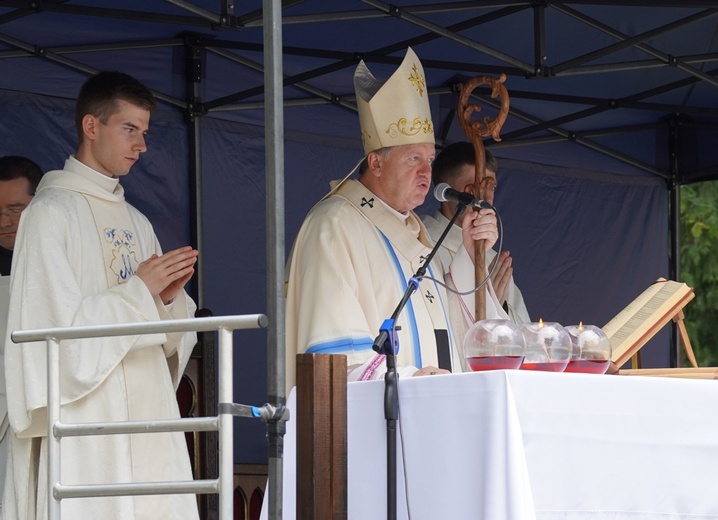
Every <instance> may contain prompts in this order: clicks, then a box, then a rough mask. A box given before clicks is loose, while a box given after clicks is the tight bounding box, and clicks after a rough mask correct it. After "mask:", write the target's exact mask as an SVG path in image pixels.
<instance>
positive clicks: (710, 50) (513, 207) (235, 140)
mask: <svg viewBox="0 0 718 520" xmlns="http://www.w3.org/2000/svg"><path fill="white" fill-rule="evenodd" d="M282 5H283V25H282V27H281V40H280V41H282V42H283V57H282V61H283V74H284V84H285V86H284V90H283V97H284V114H283V123H284V154H285V155H284V156H285V165H284V171H283V175H284V186H285V201H286V204H285V208H284V215H276V217H277V218H278V219H281V218H282V217H284V221H283V222H284V224H285V226H286V237H287V247H286V250H287V251H288V250H289V246H290V245H291V241H292V240H293V238H294V236H295V234H296V232H297V230H298V228H299V225H300V224H301V221H302V219H303V217H304V215H305V214H306V212H307V211H308V210H309V209H310V208H311V207H312V205H313V204H314V203H315V202H316V201H317V200H318V199H319V198H320V197H321V196H322V195H323V194H324V193H325V192H326V191H327V186H328V181H329V180H331V179H334V178H338V177H342V176H344V174H346V173H347V172H348V171H349V170H350V169H351V168H352V167H353V166H354V165H355V164H356V163H357V162H358V160H359V159H361V156H362V151H361V146H360V139H359V128H358V118H357V116H356V113H355V103H354V96H353V86H352V85H353V83H352V75H353V71H354V69H355V67H356V65H357V63H358V61H359V60H360V59H364V60H365V61H366V62H367V64H368V65H369V67H370V69H371V70H372V71H373V72H374V74H375V75H376V76H377V77H381V78H387V77H388V76H389V75H390V74H391V73H392V72H393V70H394V69H395V68H396V66H397V65H398V64H399V63H400V61H401V59H402V58H403V55H404V52H405V50H406V48H407V46H412V47H413V48H414V50H415V51H416V52H417V54H418V55H419V57H420V58H421V59H422V63H423V65H424V68H425V72H426V77H427V83H428V87H429V92H430V95H431V102H432V110H433V114H434V123H435V126H436V135H437V141H438V145H439V147H441V146H442V145H444V144H445V143H451V142H455V141H457V140H465V139H466V137H465V136H464V135H463V134H462V132H461V129H460V127H459V124H458V122H457V121H456V117H455V111H456V102H457V85H458V84H459V83H461V82H462V81H463V80H465V79H466V78H470V77H473V76H476V75H485V74H489V75H498V74H500V73H504V74H506V76H507V79H506V82H505V85H506V87H507V89H508V91H509V95H510V97H511V112H510V115H509V118H508V120H507V122H506V124H505V126H504V129H503V131H502V141H501V142H500V143H494V142H487V143H486V146H487V147H490V149H491V150H492V151H493V152H494V153H495V155H496V156H497V157H498V159H499V163H500V170H499V190H498V192H497V198H496V205H497V207H498V209H499V211H500V214H501V216H502V219H503V223H504V230H505V240H504V246H505V248H507V249H509V250H510V251H511V252H512V256H513V257H514V268H515V278H516V281H517V283H518V285H519V287H520V288H521V289H522V290H523V293H524V296H525V299H526V302H527V305H528V308H529V311H530V313H531V315H532V317H533V318H534V319H538V318H543V319H544V320H550V321H559V322H561V323H563V324H565V325H569V324H574V323H577V322H579V321H583V322H584V323H593V324H597V325H599V326H601V325H604V324H605V323H606V322H607V321H608V320H609V319H610V318H611V317H612V316H613V315H615V314H616V313H617V312H618V311H620V310H621V309H622V308H623V307H624V306H625V305H626V304H627V303H628V302H630V301H631V300H632V299H633V298H634V297H635V296H636V295H637V294H639V293H640V292H641V291H642V290H643V289H645V287H647V286H648V285H649V284H650V283H652V282H653V281H655V279H656V278H658V277H659V276H664V277H675V276H676V272H675V262H676V260H677V255H676V249H675V241H676V238H677V237H676V234H675V232H669V231H674V230H675V228H676V224H675V223H676V218H677V205H676V204H677V189H678V187H679V186H680V185H681V184H686V183H691V182H697V181H702V180H710V179H715V178H716V176H718V146H716V143H717V142H718V141H717V138H718V77H717V76H716V73H717V72H718V68H716V67H715V65H714V64H715V62H716V61H718V42H717V41H716V39H717V36H718V23H717V21H718V17H717V16H716V15H718V9H716V8H714V7H715V2H714V1H707V0H705V1H672V2H671V1H647V2H613V1H566V2H555V1H552V0H543V1H523V2H522V1H500V0H499V1H493V2H484V1H460V2H427V1H423V0H415V1H412V2H404V1H399V2H394V3H393V4H388V3H385V2H381V1H378V0H365V1H358V0H343V1H342V2H336V1H330V0H311V1H309V0H307V1H301V0H296V1H291V0H288V1H285V2H283V3H282ZM262 6H263V4H262V2H259V1H258V0H252V1H246V2H241V3H240V2H238V3H237V4H236V5H234V4H233V2H231V1H230V0H201V1H200V0H194V1H193V2H189V1H185V0H168V1H164V2H163V1H159V0H143V1H140V0H125V1H123V2H121V3H117V2H109V1H105V0H97V1H93V2H81V1H76V0H34V1H23V0H5V1H3V2H1V3H0V114H2V115H1V116H0V131H1V135H2V136H3V138H2V139H1V140H0V154H1V155H5V154H14V155H18V154H19V155H26V156H28V157H30V158H32V159H34V160H35V161H36V162H38V163H39V164H40V165H41V166H42V167H43V169H46V170H49V169H55V168H58V167H60V166H61V165H62V164H63V161H64V159H65V158H66V156H67V155H69V154H71V153H73V152H74V150H75V146H76V137H75V131H74V123H73V104H74V103H73V100H74V98H75V96H76V94H77V92H78V90H79V87H80V85H81V84H82V83H83V82H84V80H85V79H86V78H87V76H88V75H89V74H91V73H93V72H95V71H97V70H101V69H117V70H122V71H125V72H128V73H130V74H132V75H134V76H136V77H137V78H139V79H140V80H141V81H143V82H144V83H146V84H147V85H148V86H150V87H151V88H152V89H153V90H154V91H155V93H156V94H157V96H158V97H159V98H160V99H161V100H162V103H161V106H160V109H159V110H158V111H156V113H155V114H154V115H153V116H152V124H151V133H150V139H149V147H150V149H149V151H148V152H147V153H146V154H145V156H143V158H142V160H141V161H140V163H139V164H138V165H137V166H136V167H135V169H134V171H133V172H132V174H131V175H130V176H129V177H128V178H127V179H126V182H125V180H123V184H125V186H126V188H127V192H128V198H129V200H130V201H131V202H133V203H134V204H135V205H136V206H138V207H139V208H140V209H141V210H142V211H143V212H145V213H146V214H147V215H148V217H149V218H150V220H151V221H152V222H153V224H154V226H155V228H156V230H157V232H158V235H159V236H160V239H161V241H162V244H163V246H164V248H165V249H169V248H172V247H176V246H178V245H180V244H185V243H189V242H194V243H195V244H198V243H199V244H200V246H201V253H202V260H201V266H200V269H201V272H200V277H199V280H200V281H199V283H198V284H196V286H195V292H196V293H198V294H199V295H200V298H201V303H202V304H203V305H204V306H206V307H208V308H210V309H212V310H213V311H214V313H215V314H242V313H256V312H265V311H266V309H267V275H266V273H267V269H266V262H267V260H266V258H267V254H266V251H267V247H266V238H265V234H266V230H267V229H268V224H269V222H268V218H267V217H265V195H266V187H265V169H266V161H265V152H266V150H265V124H266V123H265V104H264V102H265V97H264V83H265V73H264V67H265V65H264V64H265V55H264V52H263V50H264V47H263V46H264V41H265V40H264V30H263V25H262V23H263V22H262ZM118 7H119V8H118ZM488 94H489V92H488V90H477V91H476V92H475V101H476V103H478V104H479V105H481V106H482V107H483V108H482V112H481V115H482V116H484V115H487V116H489V117H493V116H494V115H495V113H496V109H495V107H496V102H495V100H492V99H490V97H489V95H488ZM435 205H436V203H435V202H433V201H427V203H426V204H425V206H424V207H423V208H422V209H423V210H426V211H429V210H431V209H433V208H434V207H435ZM270 227H271V226H270ZM671 241H673V242H671ZM671 243H673V244H674V245H673V250H671ZM274 246H276V247H277V248H281V249H282V250H284V248H285V245H284V243H277V244H271V245H270V250H271V248H272V247H274ZM689 309H690V307H689V308H688V312H690V310H689ZM236 343H237V354H236V355H235V360H236V366H235V373H236V388H237V393H236V395H237V399H238V400H240V401H242V402H253V403H260V402H264V400H266V383H267V381H266V377H265V373H266V350H265V344H266V338H265V335H264V333H261V332H256V333H242V334H239V333H238V334H237V337H236ZM644 352H645V354H644V361H645V364H646V365H647V366H668V365H669V364H670V363H671V362H672V359H671V358H672V357H675V352H674V353H673V354H672V353H671V350H670V342H669V335H668V334H666V333H664V334H662V335H660V337H659V338H658V339H657V340H656V341H654V342H652V343H651V344H649V345H648V346H647V347H646V348H645V349H644ZM242 428H246V430H245V431H241V432H240V437H241V440H240V441H239V442H237V443H236V446H237V452H236V458H237V460H238V461H245V462H256V461H261V460H263V459H264V457H265V455H264V454H265V441H264V439H263V435H264V430H263V427H261V426H259V425H248V426H242Z"/></svg>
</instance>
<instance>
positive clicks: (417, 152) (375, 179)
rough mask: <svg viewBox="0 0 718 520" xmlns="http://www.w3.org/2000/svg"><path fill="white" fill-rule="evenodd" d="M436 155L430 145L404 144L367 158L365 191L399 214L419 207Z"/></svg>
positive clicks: (428, 184) (429, 179) (429, 181)
mask: <svg viewBox="0 0 718 520" xmlns="http://www.w3.org/2000/svg"><path fill="white" fill-rule="evenodd" d="M435 154H436V152H435V150H434V145H433V144H430V143H421V144H406V145H401V146H396V147H394V148H391V149H390V150H388V151H387V152H386V153H384V154H382V155H378V154H374V155H373V156H371V157H370V158H369V163H370V169H369V171H368V172H367V173H366V174H365V175H369V176H370V177H369V178H367V181H369V182H367V183H365V184H366V185H367V187H368V188H369V189H370V190H371V191H372V192H373V193H374V194H375V195H377V196H378V197H379V198H380V199H382V200H383V201H384V202H386V203H387V204H388V205H389V206H391V207H392V208H394V209H395V210H396V211H398V212H400V213H406V212H407V211H411V210H413V209H414V208H416V207H417V206H420V205H421V204H422V203H423V202H424V199H425V198H426V194H427V193H428V192H429V187H430V185H431V163H432V162H433V161H434V156H435Z"/></svg>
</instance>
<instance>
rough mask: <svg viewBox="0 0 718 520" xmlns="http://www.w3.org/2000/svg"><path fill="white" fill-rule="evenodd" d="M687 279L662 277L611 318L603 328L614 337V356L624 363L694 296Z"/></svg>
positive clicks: (609, 335)
mask: <svg viewBox="0 0 718 520" xmlns="http://www.w3.org/2000/svg"><path fill="white" fill-rule="evenodd" d="M692 291H693V290H692V289H691V288H690V287H688V286H687V285H686V284H684V283H679V282H674V281H672V280H663V279H661V280H659V281H657V282H656V283H654V284H653V285H651V286H650V287H649V288H648V289H646V290H645V291H644V292H643V293H641V294H640V295H639V296H638V297H637V298H636V299H635V300H633V301H632V302H631V303H630V304H628V305H627V306H626V308H625V309H623V310H622V311H621V312H620V313H618V314H617V315H616V317H615V318H613V319H612V320H611V321H609V322H608V323H607V324H606V325H605V326H604V327H603V331H604V332H605V333H606V335H607V336H608V339H609V340H610V341H611V346H612V348H613V354H612V356H611V358H612V360H613V361H614V362H615V363H616V364H617V365H619V366H620V365H621V364H623V363H624V362H625V361H626V360H628V358H630V357H631V356H632V355H633V354H635V353H636V352H637V351H638V349H640V348H641V347H642V346H643V345H644V344H645V343H646V342H647V341H648V340H649V339H651V337H653V335H654V334H655V333H656V332H657V331H658V330H659V329H660V328H661V327H662V326H663V325H665V324H666V323H667V322H668V321H670V320H671V319H672V318H673V316H675V315H676V313H677V312H678V311H679V310H680V309H682V308H683V307H684V306H685V304H686V303H688V301H690V300H691V299H692V298H693V292H692Z"/></svg>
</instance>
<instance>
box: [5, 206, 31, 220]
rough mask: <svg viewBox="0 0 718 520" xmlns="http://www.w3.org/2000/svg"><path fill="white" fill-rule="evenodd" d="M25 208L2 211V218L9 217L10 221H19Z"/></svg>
mask: <svg viewBox="0 0 718 520" xmlns="http://www.w3.org/2000/svg"><path fill="white" fill-rule="evenodd" d="M24 209H25V208H10V209H9V210H7V211H0V217H3V216H5V217H7V218H9V219H13V220H14V219H18V218H20V215H21V214H22V211H23V210H24Z"/></svg>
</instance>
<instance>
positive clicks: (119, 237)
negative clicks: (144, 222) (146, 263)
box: [105, 228, 139, 284]
mask: <svg viewBox="0 0 718 520" xmlns="http://www.w3.org/2000/svg"><path fill="white" fill-rule="evenodd" d="M105 240H106V241H107V242H109V243H110V244H111V246H112V260H111V261H110V271H112V272H113V273H114V274H115V275H116V276H117V283H118V284H122V283H125V282H127V280H129V279H130V277H131V276H133V275H134V274H135V271H136V270H137V266H138V265H139V262H138V261H137V255H136V254H135V249H134V247H135V236H134V234H133V233H132V231H128V230H123V229H115V228H105Z"/></svg>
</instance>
